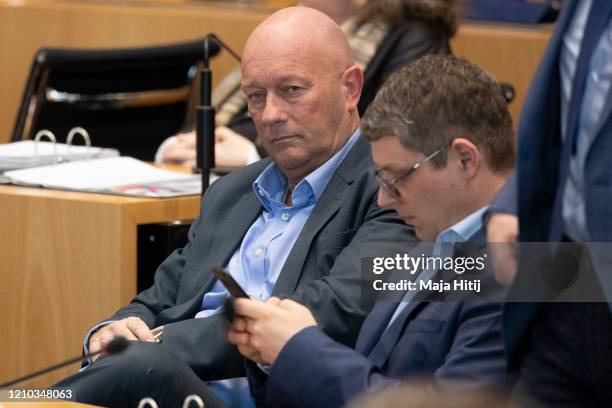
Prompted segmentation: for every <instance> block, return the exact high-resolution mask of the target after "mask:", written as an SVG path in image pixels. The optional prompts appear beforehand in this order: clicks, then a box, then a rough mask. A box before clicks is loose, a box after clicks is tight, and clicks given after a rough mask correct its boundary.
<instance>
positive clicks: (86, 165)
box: [4, 157, 202, 197]
mask: <svg viewBox="0 0 612 408" xmlns="http://www.w3.org/2000/svg"><path fill="white" fill-rule="evenodd" d="M4 176H5V177H7V178H8V179H9V180H10V182H11V183H12V184H18V185H26V186H36V187H45V188H53V189H60V190H75V191H86V192H95V193H104V194H118V195H127V196H135V197H176V196H181V195H192V194H200V192H201V189H202V188H201V182H200V176H198V175H192V174H184V173H177V172H174V171H168V170H162V169H158V168H156V167H154V166H152V165H150V164H147V163H145V162H142V161H140V160H137V159H134V158H132V157H111V158H105V159H93V160H84V161H78V162H70V163H63V164H56V165H51V166H43V167H35V168H31V169H22V170H13V171H7V172H5V173H4Z"/></svg>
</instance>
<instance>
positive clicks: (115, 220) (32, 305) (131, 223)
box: [0, 186, 200, 386]
mask: <svg viewBox="0 0 612 408" xmlns="http://www.w3.org/2000/svg"><path fill="white" fill-rule="evenodd" d="M199 201H200V199H199V196H188V197H179V198H173V199H143V198H127V197H119V196H110V195H98V194H87V193H73V192H61V191H52V190H44V189H34V188H23V187H11V186H0V265H1V266H0V277H1V278H2V282H1V284H0V302H1V303H0V304H1V308H2V313H1V314H0V315H1V317H0V329H1V330H2V341H0V382H5V381H7V380H9V379H11V378H13V377H17V376H20V375H23V374H25V373H28V372H30V371H33V370H36V369H40V368H43V367H45V366H47V365H50V364H53V363H56V362H59V361H61V360H64V359H67V358H69V357H72V356H74V355H75V354H78V353H79V351H80V350H81V347H82V343H81V342H82V339H83V335H84V334H85V333H86V332H87V330H88V329H89V328H91V326H92V324H94V323H96V322H98V321H100V320H101V319H104V318H105V317H108V316H109V315H110V314H112V313H113V312H114V311H116V310H117V309H118V308H119V307H120V306H122V305H125V304H126V303H127V302H129V300H130V299H131V298H132V297H133V296H134V295H135V293H136V232H137V225H139V224H148V223H156V222H164V221H171V220H190V219H194V218H195V217H196V216H197V214H198V212H199ZM77 367H78V366H72V367H70V368H68V369H66V370H63V371H59V372H57V373H55V374H54V375H49V376H46V377H43V378H41V379H40V380H38V381H35V382H32V383H30V384H29V385H30V386H45V385H49V384H51V383H53V382H55V381H57V380H58V379H60V378H62V377H64V376H66V375H68V374H70V373H73V372H74V371H75V370H76V368H77Z"/></svg>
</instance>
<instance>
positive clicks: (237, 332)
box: [227, 297, 317, 365]
mask: <svg viewBox="0 0 612 408" xmlns="http://www.w3.org/2000/svg"><path fill="white" fill-rule="evenodd" d="M234 309H235V312H236V316H237V317H236V318H235V319H234V322H233V323H232V327H231V330H230V331H229V332H228V335H227V337H228V340H229V342H230V343H232V344H235V345H236V346H238V350H239V351H240V353H241V354H242V355H243V356H245V357H246V358H248V359H250V360H253V361H254V362H256V363H264V364H270V365H272V364H274V362H275V361H276V358H277V357H278V354H279V353H280V351H281V350H282V349H283V347H284V346H285V344H287V342H288V341H289V339H291V337H293V336H294V335H295V334H297V333H298V332H299V331H301V330H303V329H305V328H307V327H310V326H316V325H317V322H316V321H315V318H314V317H313V315H312V313H310V310H308V308H306V307H304V306H302V305H301V304H299V303H297V302H294V301H293V300H290V299H284V300H280V299H279V298H276V297H271V298H270V299H268V301H267V302H265V303H262V302H259V301H256V300H251V299H245V298H240V299H236V300H235V303H234Z"/></svg>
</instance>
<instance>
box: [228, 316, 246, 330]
mask: <svg viewBox="0 0 612 408" xmlns="http://www.w3.org/2000/svg"><path fill="white" fill-rule="evenodd" d="M246 329H247V322H246V319H242V318H240V317H236V318H234V321H233V323H232V330H234V331H237V332H245V331H246Z"/></svg>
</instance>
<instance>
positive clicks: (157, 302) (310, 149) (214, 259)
mask: <svg viewBox="0 0 612 408" xmlns="http://www.w3.org/2000/svg"><path fill="white" fill-rule="evenodd" d="M241 69H242V78H243V79H242V89H243V91H244V92H245V93H246V95H247V98H248V104H249V111H250V113H251V115H252V117H253V120H254V122H255V124H256V127H257V131H258V134H259V137H260V138H261V140H262V142H263V144H264V146H265V148H266V150H267V151H268V153H269V154H270V159H266V160H263V161H260V162H258V163H255V164H253V165H251V166H249V167H246V168H244V169H242V170H239V171H236V172H234V173H232V174H230V175H228V176H226V177H224V178H222V179H220V180H219V181H217V182H216V183H214V184H212V185H211V186H210V188H209V189H208V191H207V192H206V194H205V197H204V199H203V204H202V209H201V213H200V216H199V218H198V219H197V220H196V222H195V223H194V224H193V226H192V228H191V230H190V233H189V243H188V244H187V245H186V247H185V248H183V249H180V250H177V251H176V252H175V253H173V254H172V255H171V256H170V257H169V258H168V259H167V260H166V261H165V262H164V263H163V264H162V265H161V266H160V267H159V269H158V270H157V272H156V275H155V284H154V285H153V286H152V287H151V288H150V289H148V290H145V291H144V292H142V293H140V294H139V295H138V296H136V297H135V298H134V299H133V300H132V302H131V303H130V304H129V305H127V306H126V307H124V308H122V309H121V310H119V311H118V312H117V313H116V314H115V315H114V316H112V317H110V318H109V319H108V320H107V321H105V322H103V323H101V324H100V325H98V326H97V327H95V328H94V329H93V330H92V333H93V334H90V335H88V338H87V339H86V344H85V345H86V350H87V348H88V350H89V351H96V350H99V349H101V348H102V347H103V346H104V344H106V343H107V342H108V341H110V340H111V339H112V338H113V337H114V336H116V335H122V336H125V337H127V338H128V339H129V340H140V341H137V342H134V343H132V344H131V345H130V347H129V348H128V349H127V351H126V352H125V353H123V354H121V355H116V356H115V355H112V356H105V357H103V358H100V359H99V360H98V361H95V362H93V364H91V366H90V367H86V368H85V369H84V370H82V372H81V373H79V374H77V375H75V376H73V377H71V378H68V379H66V380H64V381H62V382H61V383H60V384H58V385H57V386H59V387H68V388H73V389H74V391H75V392H74V393H75V395H76V398H77V399H78V400H79V401H83V402H89V403H94V404H99V405H110V406H114V405H122V406H128V405H135V404H137V403H138V401H139V400H140V398H142V397H144V396H153V397H154V398H155V399H157V400H158V403H161V405H162V406H174V405H180V404H182V401H183V399H184V397H185V396H186V395H188V394H198V395H200V396H202V397H203V398H204V399H205V400H206V402H207V406H208V407H210V406H222V405H223V404H224V403H228V404H230V405H234V406H252V405H253V400H252V399H251V398H250V395H249V392H248V385H247V382H246V379H244V378H238V377H243V376H244V375H245V372H244V358H243V357H241V355H240V354H239V353H238V352H237V350H236V348H235V347H234V346H232V345H230V344H229V343H228V342H227V340H226V338H225V332H226V327H225V325H224V319H223V317H222V315H221V314H220V313H219V312H220V311H221V309H222V307H223V306H222V305H223V302H224V300H225V299H226V298H227V292H226V291H225V289H224V288H223V286H222V285H221V284H220V283H219V282H218V281H216V280H215V278H214V277H213V275H212V274H211V268H212V267H213V266H216V265H220V266H224V267H226V269H227V270H228V271H229V272H230V274H232V275H233V276H234V278H235V279H236V280H237V281H238V282H239V284H240V285H241V286H243V288H245V290H246V291H247V292H248V294H249V295H250V296H253V297H258V298H260V299H262V300H265V299H267V298H268V297H270V296H271V295H274V296H278V297H288V298H291V299H294V300H295V301H297V302H299V303H301V304H304V305H307V307H308V308H309V309H310V310H311V311H312V313H313V314H314V315H315V316H316V318H317V321H318V322H319V326H320V327H321V328H322V329H323V330H324V331H325V332H326V333H327V334H328V335H329V336H330V337H332V338H334V339H336V340H337V341H339V342H342V343H344V344H346V345H349V346H352V345H353V344H354V341H355V339H356V336H357V333H358V331H359V328H360V325H361V323H362V321H363V319H364V317H365V315H366V314H367V312H368V309H369V307H370V306H371V305H367V304H363V303H362V302H361V292H360V270H361V268H360V257H359V246H360V245H361V244H362V243H364V242H366V241H367V242H375V241H378V242H380V241H392V242H398V241H407V240H414V239H415V238H414V235H413V234H412V230H411V229H410V228H409V227H406V226H405V225H404V224H403V223H402V221H401V219H399V218H398V217H397V215H396V213H395V212H394V211H392V210H386V209H381V208H379V207H378V206H377V204H376V192H377V184H376V182H375V181H374V179H373V178H372V177H370V175H369V172H370V171H371V169H372V160H371V154H370V150H369V147H368V145H367V143H366V142H365V141H363V140H362V139H361V137H360V135H359V115H358V112H357V104H358V102H359V97H360V93H361V89H362V85H363V74H362V72H361V71H360V70H359V68H358V67H357V66H355V65H354V61H353V59H352V55H351V50H350V48H349V46H348V43H347V40H346V38H345V36H344V34H343V33H342V31H341V30H340V29H339V27H338V26H337V25H336V24H335V23H334V22H333V21H332V20H331V19H329V18H328V17H327V16H325V15H324V14H322V13H320V12H317V11H315V10H312V9H307V8H300V7H298V8H288V9H284V10H281V11H279V12H277V13H275V14H273V15H272V16H270V17H269V18H268V19H266V20H265V21H264V22H263V23H262V24H261V25H260V26H259V27H258V28H256V29H255V31H254V32H253V33H252V35H251V37H250V38H249V40H248V41H247V44H246V45H245V48H244V52H243V60H242V66H241ZM162 326H163V329H162ZM152 329H157V330H156V331H159V330H161V333H162V334H161V336H160V339H161V343H159V344H157V343H155V342H153V341H152V340H153V334H152ZM265 369H266V367H262V370H265ZM226 379H231V380H226ZM201 380H205V381H209V382H208V384H207V385H205V384H204V383H203V382H202V381H201ZM216 380H223V381H216ZM211 389H212V391H211ZM218 397H220V398H218ZM221 400H223V402H222V401H221Z"/></svg>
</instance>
